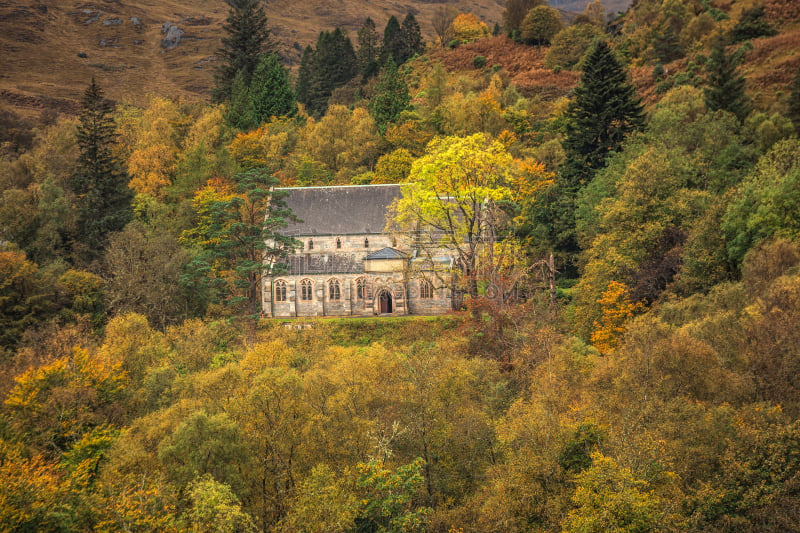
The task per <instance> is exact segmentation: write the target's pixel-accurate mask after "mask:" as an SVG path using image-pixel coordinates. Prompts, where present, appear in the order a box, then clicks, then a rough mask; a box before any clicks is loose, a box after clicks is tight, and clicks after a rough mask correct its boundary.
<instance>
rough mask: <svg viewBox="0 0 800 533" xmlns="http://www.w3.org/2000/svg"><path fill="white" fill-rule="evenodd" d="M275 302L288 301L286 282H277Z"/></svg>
mask: <svg viewBox="0 0 800 533" xmlns="http://www.w3.org/2000/svg"><path fill="white" fill-rule="evenodd" d="M275 301H276V302H285V301H286V282H285V281H283V280H278V281H276V282H275Z"/></svg>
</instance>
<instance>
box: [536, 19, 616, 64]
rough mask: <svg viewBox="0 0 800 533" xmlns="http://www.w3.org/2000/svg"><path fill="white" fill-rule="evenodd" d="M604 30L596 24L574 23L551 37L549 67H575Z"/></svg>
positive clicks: (546, 62) (548, 53)
mask: <svg viewBox="0 0 800 533" xmlns="http://www.w3.org/2000/svg"><path fill="white" fill-rule="evenodd" d="M602 35H603V31H602V30H601V29H600V28H598V27H597V26H595V25H594V24H573V25H571V26H567V27H566V28H564V29H563V30H561V31H560V32H558V33H556V34H555V35H554V36H553V37H552V39H550V50H548V51H547V55H546V56H545V64H546V65H547V66H548V67H549V68H556V67H561V68H573V67H575V66H576V65H578V64H579V63H580V61H581V58H583V57H584V56H585V54H586V51H587V50H589V48H591V46H592V42H594V40H595V39H597V38H599V37H602Z"/></svg>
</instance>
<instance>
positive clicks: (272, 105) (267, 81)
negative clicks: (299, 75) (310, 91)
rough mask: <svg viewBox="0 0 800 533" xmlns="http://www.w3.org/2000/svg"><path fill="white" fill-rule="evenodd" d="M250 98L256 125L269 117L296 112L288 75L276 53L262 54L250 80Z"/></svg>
mask: <svg viewBox="0 0 800 533" xmlns="http://www.w3.org/2000/svg"><path fill="white" fill-rule="evenodd" d="M250 98H251V99H252V101H253V113H254V118H255V121H256V126H258V125H259V124H261V123H262V122H266V121H267V120H269V119H270V118H271V117H285V116H293V115H294V114H295V113H297V103H296V102H295V98H294V92H293V91H292V88H291V86H290V85H289V75H288V74H287V73H286V69H285V68H283V65H281V62H280V60H279V59H278V54H276V53H274V52H273V53H271V54H269V55H268V56H267V55H262V56H261V61H260V62H259V64H258V67H256V71H255V72H254V73H253V80H252V81H251V82H250Z"/></svg>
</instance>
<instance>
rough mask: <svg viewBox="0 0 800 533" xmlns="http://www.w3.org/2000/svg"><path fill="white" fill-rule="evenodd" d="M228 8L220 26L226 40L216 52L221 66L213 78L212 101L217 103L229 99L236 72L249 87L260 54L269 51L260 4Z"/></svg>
mask: <svg viewBox="0 0 800 533" xmlns="http://www.w3.org/2000/svg"><path fill="white" fill-rule="evenodd" d="M229 4H230V6H231V7H230V10H229V11H228V17H227V19H225V23H224V24H223V25H222V30H223V31H224V32H225V34H226V36H225V37H223V38H222V47H221V48H220V49H219V50H218V52H217V53H218V54H219V56H220V57H221V58H222V64H221V65H220V66H219V67H218V68H217V71H216V73H215V74H214V81H215V83H216V87H215V88H214V98H215V100H216V101H218V102H222V101H225V100H229V99H230V97H231V86H232V84H233V80H234V78H235V77H236V73H237V72H240V71H241V72H242V74H243V76H244V82H245V83H246V84H248V85H249V84H250V78H251V76H252V75H253V72H255V70H256V67H257V66H258V62H259V58H260V57H261V54H262V53H265V52H268V51H270V50H271V49H272V47H273V44H272V42H271V41H270V36H269V29H268V28H267V15H266V13H264V6H263V4H262V3H261V0H231V2H229Z"/></svg>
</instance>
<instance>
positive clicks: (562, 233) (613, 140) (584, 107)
mask: <svg viewBox="0 0 800 533" xmlns="http://www.w3.org/2000/svg"><path fill="white" fill-rule="evenodd" d="M567 119H568V122H567V128H566V130H567V131H566V138H565V139H564V151H565V152H566V159H565V162H564V163H563V164H562V166H561V168H560V169H559V173H558V176H557V179H556V183H555V186H554V187H553V188H552V190H551V196H550V198H549V199H548V200H547V202H546V204H547V205H546V207H544V208H543V209H542V211H541V212H540V213H539V214H538V215H537V218H539V222H540V223H542V224H544V225H547V226H549V228H550V232H551V234H550V237H551V240H552V242H553V244H554V246H555V248H556V249H557V250H559V251H562V252H567V253H574V252H577V251H578V250H579V248H578V244H577V240H576V238H575V218H574V207H575V199H576V197H577V195H578V192H579V191H580V190H581V189H582V188H583V187H584V186H585V185H586V184H587V183H588V182H589V181H591V179H592V178H593V177H594V175H595V173H596V172H597V171H598V170H600V169H601V168H603V167H604V166H605V164H606V159H607V158H608V156H609V154H611V152H614V151H618V150H619V149H620V148H621V147H622V143H623V141H624V140H625V138H626V137H627V136H628V134H630V133H631V132H632V131H634V130H636V129H639V128H641V127H642V126H643V125H644V115H643V112H642V106H641V104H640V102H639V99H638V98H637V97H636V91H635V89H634V88H633V86H632V85H630V84H629V83H628V82H627V80H626V72H625V69H623V67H622V65H620V63H619V62H618V61H617V59H616V58H615V57H614V53H613V52H612V51H611V49H610V48H609V47H608V44H607V43H606V42H604V41H599V42H597V43H596V44H595V46H594V47H593V48H592V49H591V50H590V51H589V53H588V54H587V57H586V60H585V64H584V70H583V75H582V76H581V81H580V83H579V84H578V86H577V87H576V88H575V93H574V98H573V100H572V101H571V102H570V105H569V107H568V109H567Z"/></svg>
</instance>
